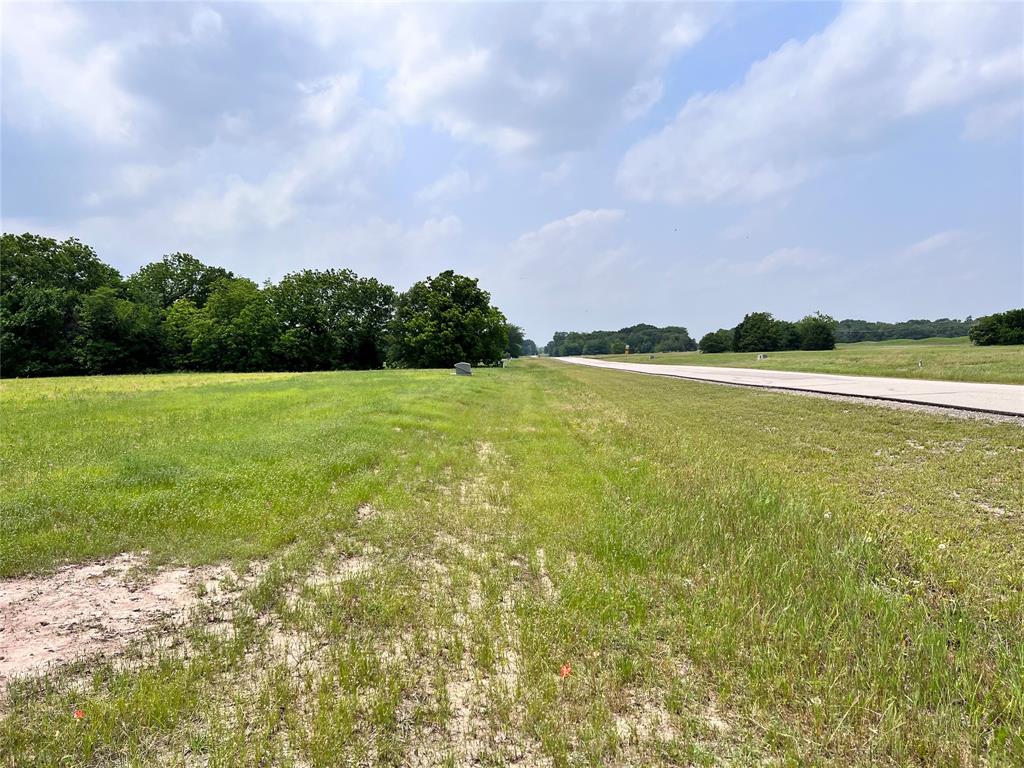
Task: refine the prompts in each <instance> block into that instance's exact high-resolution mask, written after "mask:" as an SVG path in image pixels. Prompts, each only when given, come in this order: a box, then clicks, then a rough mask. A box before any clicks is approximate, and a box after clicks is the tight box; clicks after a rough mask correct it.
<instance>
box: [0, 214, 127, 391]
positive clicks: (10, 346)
mask: <svg viewBox="0 0 1024 768" xmlns="http://www.w3.org/2000/svg"><path fill="white" fill-rule="evenodd" d="M120 283H121V276H120V275H119V274H118V272H117V270H116V269H114V268H113V267H111V266H108V265H107V264H104V263H103V262H102V261H100V260H99V258H97V256H96V253H95V252H94V251H93V250H92V248H90V247H89V246H87V245H83V244H82V243H80V242H79V241H78V240H76V239H74V238H70V239H68V240H64V241H63V242H58V241H57V240H54V239H53V238H49V237H41V236H39V235H32V234H24V235H11V234H5V235H3V237H2V239H0V375H2V376H52V375H60V374H68V373H77V372H79V371H80V366H79V362H78V358H77V357H76V354H75V339H76V337H77V336H78V335H79V334H78V330H77V321H78V317H77V310H78V307H79V305H80V304H81V301H82V297H83V296H84V295H86V294H88V293H91V292H92V291H95V290H96V289H97V288H100V287H102V286H113V287H116V286H118V285H120Z"/></svg>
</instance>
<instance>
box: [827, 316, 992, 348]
mask: <svg viewBox="0 0 1024 768" xmlns="http://www.w3.org/2000/svg"><path fill="white" fill-rule="evenodd" d="M974 323H975V321H974V320H973V319H972V318H971V317H970V316H968V317H966V318H964V319H963V320H950V319H949V318H948V317H942V318H939V319H938V320H907V321H905V322H902V323H873V322H869V321H867V320H840V321H839V322H838V323H837V324H836V341H837V342H839V343H849V342H856V341H888V340H889V339H931V338H956V337H958V336H967V335H968V333H969V332H970V330H971V326H973V325H974Z"/></svg>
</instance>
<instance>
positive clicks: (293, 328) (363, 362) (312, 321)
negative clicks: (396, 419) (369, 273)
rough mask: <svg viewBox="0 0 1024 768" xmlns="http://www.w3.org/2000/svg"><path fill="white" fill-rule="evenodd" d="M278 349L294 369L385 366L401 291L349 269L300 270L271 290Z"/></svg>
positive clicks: (283, 358) (282, 357) (287, 363)
mask: <svg viewBox="0 0 1024 768" xmlns="http://www.w3.org/2000/svg"><path fill="white" fill-rule="evenodd" d="M271 293H272V295H273V302H274V307H275V310H276V312H277V316H278V319H279V321H280V323H281V337H280V339H279V341H278V345H277V350H278V354H279V355H280V357H281V360H282V361H283V362H284V363H285V365H286V366H287V367H288V368H289V369H293V370H333V369H338V368H379V367H381V365H383V363H384V356H385V337H386V334H387V329H388V323H389V322H390V321H391V317H392V315H393V313H394V305H395V289H394V288H392V287H391V286H390V285H385V284H384V283H381V282H379V281H377V280H376V279H374V278H360V277H358V276H357V275H356V274H355V273H354V272H352V271H351V270H348V269H341V270H333V269H329V270H326V271H322V272H320V271H315V270H309V269H307V270H303V271H301V272H294V273H292V274H289V275H285V277H284V278H283V279H282V280H281V282H280V283H278V285H276V286H274V288H273V289H271Z"/></svg>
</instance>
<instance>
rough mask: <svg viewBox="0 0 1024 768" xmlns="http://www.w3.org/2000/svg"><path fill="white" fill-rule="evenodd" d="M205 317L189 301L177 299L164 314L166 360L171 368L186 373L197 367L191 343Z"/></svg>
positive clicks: (199, 330)
mask: <svg viewBox="0 0 1024 768" xmlns="http://www.w3.org/2000/svg"><path fill="white" fill-rule="evenodd" d="M204 323H205V317H204V316H203V314H202V312H201V311H200V310H199V308H198V307H196V305H195V304H194V303H193V302H192V301H191V300H189V299H178V301H176V302H174V303H173V304H172V305H171V306H170V307H168V308H167V312H165V313H164V321H163V336H164V346H165V348H166V350H167V360H168V363H169V364H170V366H171V367H172V368H174V369H175V370H179V371H186V370H190V369H194V368H197V367H198V363H197V362H196V359H195V357H194V356H193V354H192V342H193V341H194V339H195V338H196V336H197V335H198V334H199V333H200V332H201V329H202V327H203V324H204Z"/></svg>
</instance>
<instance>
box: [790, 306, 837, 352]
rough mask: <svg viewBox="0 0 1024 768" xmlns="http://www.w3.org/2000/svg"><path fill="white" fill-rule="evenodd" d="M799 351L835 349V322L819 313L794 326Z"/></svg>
mask: <svg viewBox="0 0 1024 768" xmlns="http://www.w3.org/2000/svg"><path fill="white" fill-rule="evenodd" d="M796 327H797V332H798V334H799V337H800V349H835V348H836V333H835V328H836V321H835V320H834V319H832V318H831V317H829V316H828V315H824V314H822V313H821V312H815V313H814V314H813V315H807V317H805V318H804V319H803V320H801V321H800V322H798V323H797V324H796Z"/></svg>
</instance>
